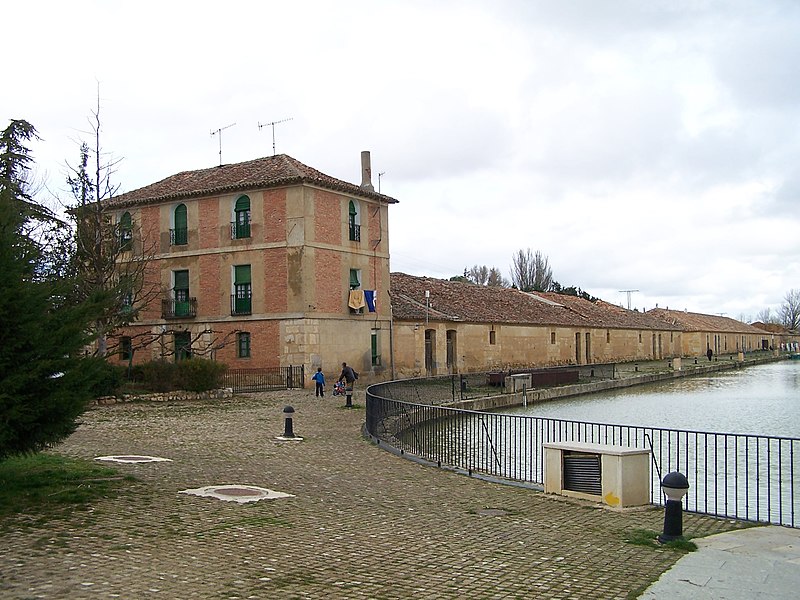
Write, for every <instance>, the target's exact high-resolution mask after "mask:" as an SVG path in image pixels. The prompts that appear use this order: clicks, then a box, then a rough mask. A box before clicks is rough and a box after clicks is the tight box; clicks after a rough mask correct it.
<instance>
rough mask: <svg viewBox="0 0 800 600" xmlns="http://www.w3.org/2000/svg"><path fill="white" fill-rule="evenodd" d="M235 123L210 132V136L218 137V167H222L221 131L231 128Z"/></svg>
mask: <svg viewBox="0 0 800 600" xmlns="http://www.w3.org/2000/svg"><path fill="white" fill-rule="evenodd" d="M234 125H236V123H231V124H230V125H226V126H225V127H220V128H219V129H215V130H212V131H211V136H212V137H213V136H215V135H218V136H219V166H220V167H221V166H222V131H223V130H225V129H228V127H233V126H234Z"/></svg>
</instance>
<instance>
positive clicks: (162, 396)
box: [89, 388, 233, 406]
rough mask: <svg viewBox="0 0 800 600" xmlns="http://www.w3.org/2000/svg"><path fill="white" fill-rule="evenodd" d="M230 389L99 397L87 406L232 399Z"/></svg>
mask: <svg viewBox="0 0 800 600" xmlns="http://www.w3.org/2000/svg"><path fill="white" fill-rule="evenodd" d="M232 397H233V389H232V388H221V389H218V390H208V391H206V392H188V391H186V390H175V391H173V392H158V393H152V394H123V395H121V396H101V397H100V398H97V399H95V400H94V401H92V402H90V403H89V406H106V405H108V404H122V403H123V402H175V401H178V402H180V401H186V400H222V399H224V398H232Z"/></svg>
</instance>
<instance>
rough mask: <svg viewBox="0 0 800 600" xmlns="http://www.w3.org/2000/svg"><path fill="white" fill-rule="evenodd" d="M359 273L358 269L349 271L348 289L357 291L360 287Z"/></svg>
mask: <svg viewBox="0 0 800 600" xmlns="http://www.w3.org/2000/svg"><path fill="white" fill-rule="evenodd" d="M359 277H360V271H359V270H358V269H350V289H351V290H357V289H359V288H360V287H361V280H360V278H359Z"/></svg>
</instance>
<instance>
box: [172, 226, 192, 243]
mask: <svg viewBox="0 0 800 600" xmlns="http://www.w3.org/2000/svg"><path fill="white" fill-rule="evenodd" d="M188 243H189V230H188V229H187V228H185V227H183V228H178V229H170V230H169V245H170V246H185V245H186V244H188Z"/></svg>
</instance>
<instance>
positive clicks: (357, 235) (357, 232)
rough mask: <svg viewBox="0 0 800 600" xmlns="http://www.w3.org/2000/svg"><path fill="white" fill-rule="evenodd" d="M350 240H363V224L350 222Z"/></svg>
mask: <svg viewBox="0 0 800 600" xmlns="http://www.w3.org/2000/svg"><path fill="white" fill-rule="evenodd" d="M350 241H351V242H360V241H361V225H357V224H356V223H350Z"/></svg>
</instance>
